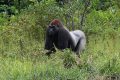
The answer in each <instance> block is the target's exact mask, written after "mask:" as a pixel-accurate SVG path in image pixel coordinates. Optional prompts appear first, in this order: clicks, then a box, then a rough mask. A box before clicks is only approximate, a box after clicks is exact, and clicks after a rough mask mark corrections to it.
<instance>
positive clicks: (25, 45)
mask: <svg viewBox="0 0 120 80" xmlns="http://www.w3.org/2000/svg"><path fill="white" fill-rule="evenodd" d="M3 38H4V37H0V41H1V42H0V47H1V50H0V52H1V54H0V80H105V79H106V78H112V77H114V76H115V77H116V79H117V77H118V80H119V79H120V37H119V36H116V37H115V38H112V37H105V38H104V37H102V36H94V35H93V36H92V35H91V36H89V37H88V42H87V45H86V50H85V51H84V52H82V53H81V58H80V64H76V60H77V59H76V57H75V55H74V53H72V52H71V51H70V50H69V49H66V50H65V51H64V52H61V51H57V52H56V54H52V55H51V57H50V58H48V57H47V56H46V55H45V54H44V53H45V51H44V49H43V43H39V42H38V41H35V40H27V39H24V38H22V43H20V42H19V40H20V39H19V38H16V39H14V37H13V39H12V38H10V39H9V38H8V39H9V40H8V43H7V42H4V41H3ZM5 38H6V37H5ZM6 40H7V39H6ZM30 42H31V43H30ZM21 45H22V46H21ZM65 64H67V65H68V66H67V67H65Z"/></svg>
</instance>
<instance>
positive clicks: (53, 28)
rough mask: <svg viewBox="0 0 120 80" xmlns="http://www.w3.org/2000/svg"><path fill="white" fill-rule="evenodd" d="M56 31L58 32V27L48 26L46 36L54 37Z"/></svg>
mask: <svg viewBox="0 0 120 80" xmlns="http://www.w3.org/2000/svg"><path fill="white" fill-rule="evenodd" d="M58 30H59V27H58V26H56V25H50V26H49V27H48V29H47V32H48V36H50V37H52V36H55V34H57V32H58Z"/></svg>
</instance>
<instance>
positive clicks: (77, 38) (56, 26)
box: [45, 19, 86, 56]
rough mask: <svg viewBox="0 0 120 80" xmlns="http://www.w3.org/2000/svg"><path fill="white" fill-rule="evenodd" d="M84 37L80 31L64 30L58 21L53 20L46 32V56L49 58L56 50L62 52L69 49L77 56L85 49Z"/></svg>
mask: <svg viewBox="0 0 120 80" xmlns="http://www.w3.org/2000/svg"><path fill="white" fill-rule="evenodd" d="M85 44H86V37H85V34H84V32H82V31H81V30H75V31H69V30H68V29H66V28H64V26H63V24H62V23H61V21H60V20H58V19H54V20H53V21H52V22H51V23H50V24H49V26H48V28H47V31H46V40H45V49H47V50H49V51H48V52H47V53H46V54H47V55H48V56H50V54H51V53H52V52H56V50H55V47H56V48H57V49H60V50H63V49H66V48H71V50H72V51H74V52H75V53H76V54H77V55H78V56H79V53H80V52H81V51H82V50H83V49H84V48H85Z"/></svg>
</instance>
